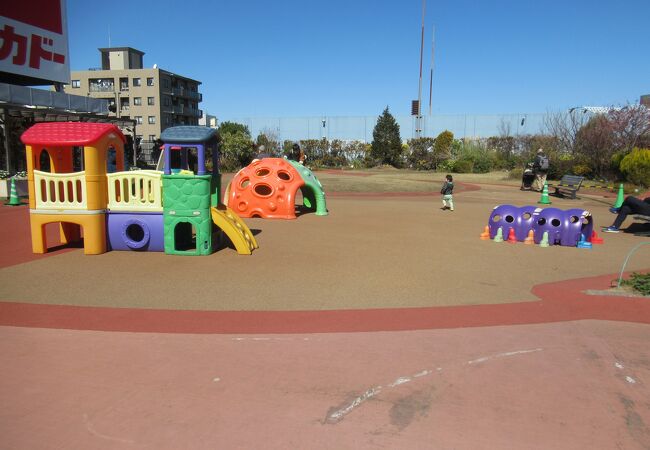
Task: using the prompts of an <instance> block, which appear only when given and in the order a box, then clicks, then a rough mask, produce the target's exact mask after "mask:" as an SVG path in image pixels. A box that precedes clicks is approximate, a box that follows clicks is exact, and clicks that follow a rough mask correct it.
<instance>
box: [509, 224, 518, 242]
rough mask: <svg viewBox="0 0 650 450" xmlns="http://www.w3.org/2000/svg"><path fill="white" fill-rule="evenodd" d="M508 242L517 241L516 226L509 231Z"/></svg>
mask: <svg viewBox="0 0 650 450" xmlns="http://www.w3.org/2000/svg"><path fill="white" fill-rule="evenodd" d="M508 242H510V243H511V244H516V243H517V236H515V229H514V228H510V232H509V233H508Z"/></svg>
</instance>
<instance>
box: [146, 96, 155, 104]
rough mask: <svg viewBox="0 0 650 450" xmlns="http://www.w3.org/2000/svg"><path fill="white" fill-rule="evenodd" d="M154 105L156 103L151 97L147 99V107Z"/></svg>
mask: <svg viewBox="0 0 650 450" xmlns="http://www.w3.org/2000/svg"><path fill="white" fill-rule="evenodd" d="M155 104H156V103H155V100H154V98H153V97H147V105H149V106H154V105H155Z"/></svg>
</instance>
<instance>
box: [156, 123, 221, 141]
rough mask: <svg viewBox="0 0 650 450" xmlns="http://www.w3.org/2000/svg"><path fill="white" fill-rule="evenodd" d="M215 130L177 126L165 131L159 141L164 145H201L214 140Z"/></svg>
mask: <svg viewBox="0 0 650 450" xmlns="http://www.w3.org/2000/svg"><path fill="white" fill-rule="evenodd" d="M216 137H217V130H215V129H214V128H208V127H199V126H179V127H171V128H167V129H165V130H164V131H163V132H162V133H161V134H160V139H161V140H162V141H163V142H164V143H165V144H188V143H203V142H207V141H209V140H211V139H216Z"/></svg>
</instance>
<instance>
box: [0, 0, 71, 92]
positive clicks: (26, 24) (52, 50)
mask: <svg viewBox="0 0 650 450" xmlns="http://www.w3.org/2000/svg"><path fill="white" fill-rule="evenodd" d="M68 59H69V58H68V35H67V26H66V14H65V0H22V1H13V2H9V1H0V72H6V73H9V74H15V75H22V76H24V77H28V78H31V79H36V80H42V81H45V82H60V83H69V82H70V64H69V61H68Z"/></svg>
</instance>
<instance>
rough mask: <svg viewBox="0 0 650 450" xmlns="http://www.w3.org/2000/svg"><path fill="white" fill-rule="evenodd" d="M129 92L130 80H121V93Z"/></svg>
mask: <svg viewBox="0 0 650 450" xmlns="http://www.w3.org/2000/svg"><path fill="white" fill-rule="evenodd" d="M128 90H129V79H128V78H120V91H128Z"/></svg>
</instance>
